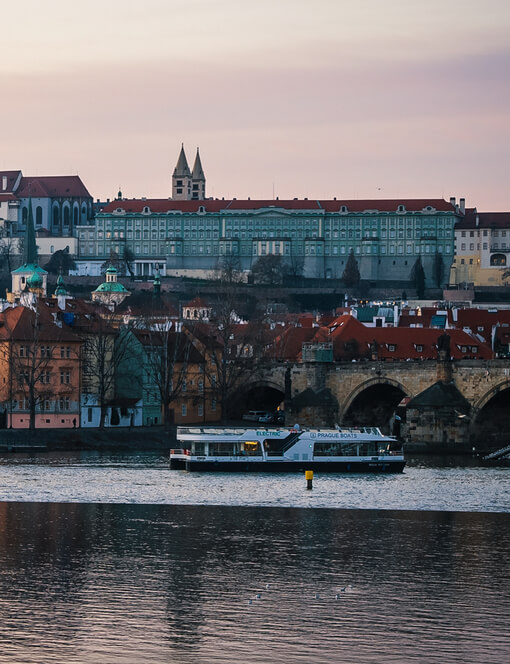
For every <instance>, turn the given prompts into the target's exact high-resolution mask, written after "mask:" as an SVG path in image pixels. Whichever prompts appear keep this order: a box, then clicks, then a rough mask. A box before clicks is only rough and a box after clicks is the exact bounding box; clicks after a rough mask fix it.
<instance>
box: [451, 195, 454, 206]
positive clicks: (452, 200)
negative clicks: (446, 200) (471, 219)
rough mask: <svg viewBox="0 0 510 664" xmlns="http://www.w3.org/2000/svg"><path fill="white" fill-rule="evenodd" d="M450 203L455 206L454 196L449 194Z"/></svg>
mask: <svg viewBox="0 0 510 664" xmlns="http://www.w3.org/2000/svg"><path fill="white" fill-rule="evenodd" d="M450 205H453V207H455V196H450Z"/></svg>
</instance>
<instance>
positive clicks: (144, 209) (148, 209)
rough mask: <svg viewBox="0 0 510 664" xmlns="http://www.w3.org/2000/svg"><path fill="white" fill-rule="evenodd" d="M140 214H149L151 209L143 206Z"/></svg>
mask: <svg viewBox="0 0 510 664" xmlns="http://www.w3.org/2000/svg"><path fill="white" fill-rule="evenodd" d="M142 212H143V214H150V212H151V209H150V207H149V206H148V205H145V206H144V208H143V210H142Z"/></svg>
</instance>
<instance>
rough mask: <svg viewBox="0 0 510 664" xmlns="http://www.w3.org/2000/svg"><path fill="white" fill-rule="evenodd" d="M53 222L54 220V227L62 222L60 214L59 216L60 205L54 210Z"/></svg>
mask: <svg viewBox="0 0 510 664" xmlns="http://www.w3.org/2000/svg"><path fill="white" fill-rule="evenodd" d="M52 220H53V226H58V224H59V221H60V214H59V209H58V205H55V206H54V208H53V217H52Z"/></svg>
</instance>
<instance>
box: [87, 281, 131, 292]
mask: <svg viewBox="0 0 510 664" xmlns="http://www.w3.org/2000/svg"><path fill="white" fill-rule="evenodd" d="M94 293H129V291H128V290H127V288H124V286H123V285H122V284H119V282H118V281H105V282H104V283H102V284H101V285H99V286H98V287H97V288H96V290H95V291H94Z"/></svg>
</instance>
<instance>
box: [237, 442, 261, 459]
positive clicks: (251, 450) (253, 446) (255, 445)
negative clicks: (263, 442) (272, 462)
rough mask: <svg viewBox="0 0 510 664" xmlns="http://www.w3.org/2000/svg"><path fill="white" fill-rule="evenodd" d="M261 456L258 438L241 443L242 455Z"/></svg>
mask: <svg viewBox="0 0 510 664" xmlns="http://www.w3.org/2000/svg"><path fill="white" fill-rule="evenodd" d="M243 454H244V455H246V456H261V452H260V443H259V441H258V440H247V441H245V442H244V443H241V455H243Z"/></svg>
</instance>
